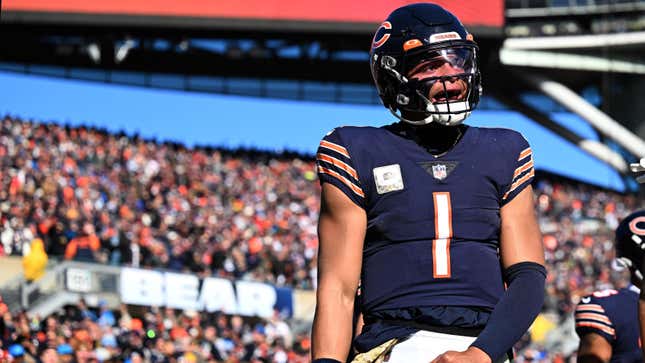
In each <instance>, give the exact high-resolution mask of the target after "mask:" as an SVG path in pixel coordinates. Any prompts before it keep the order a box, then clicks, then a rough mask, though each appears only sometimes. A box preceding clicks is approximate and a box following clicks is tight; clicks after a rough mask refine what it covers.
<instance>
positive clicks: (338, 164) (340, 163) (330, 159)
mask: <svg viewBox="0 0 645 363" xmlns="http://www.w3.org/2000/svg"><path fill="white" fill-rule="evenodd" d="M316 159H317V160H321V161H325V162H328V163H330V164H332V165H334V166H336V167H339V168H341V169H343V170H344V171H346V172H347V173H348V174H349V175H351V176H353V177H354V179H356V180H358V174H357V173H356V170H354V168H352V167H351V166H349V165H347V163H345V162H343V161H341V160H338V159H336V158H335V157H333V156H329V155H325V154H321V153H318V154H317V155H316Z"/></svg>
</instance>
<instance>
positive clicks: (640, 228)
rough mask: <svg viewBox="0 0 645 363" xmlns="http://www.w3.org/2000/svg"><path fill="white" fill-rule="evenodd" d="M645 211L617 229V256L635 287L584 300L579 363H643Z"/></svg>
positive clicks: (578, 322) (578, 314)
mask: <svg viewBox="0 0 645 363" xmlns="http://www.w3.org/2000/svg"><path fill="white" fill-rule="evenodd" d="M644 238H645V211H638V212H635V213H632V214H630V215H629V216H628V217H627V218H625V219H624V220H623V221H621V222H620V224H619V225H618V228H617V229H616V256H617V259H618V261H619V262H620V263H621V264H622V265H624V266H627V267H628V268H629V270H630V272H631V276H632V284H631V285H629V286H627V287H624V288H622V289H619V290H611V289H610V290H604V291H597V292H594V293H593V294H592V295H590V296H585V297H583V298H582V299H581V301H580V303H579V304H578V307H577V308H576V312H575V319H576V332H577V333H578V335H579V336H580V346H579V348H578V362H581V363H587V362H588V363H596V362H642V355H641V348H640V332H639V324H638V320H637V319H636V314H637V311H638V301H639V299H638V297H639V294H640V289H639V288H638V286H640V285H641V282H642V280H643V276H642V272H641V271H642V262H643V256H644V255H645V252H644V248H645V243H643V242H645V241H644V240H643V239H644Z"/></svg>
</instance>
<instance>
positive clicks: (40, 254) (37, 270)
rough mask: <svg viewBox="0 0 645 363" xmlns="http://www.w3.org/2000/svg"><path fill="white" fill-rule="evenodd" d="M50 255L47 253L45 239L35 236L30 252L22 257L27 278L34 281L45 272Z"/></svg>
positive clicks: (28, 280)
mask: <svg viewBox="0 0 645 363" xmlns="http://www.w3.org/2000/svg"><path fill="white" fill-rule="evenodd" d="M47 261H48V257H47V254H46V253H45V246H44V245H43V240H41V239H40V238H35V239H34V240H33V241H31V245H30V249H29V253H27V255H25V256H24V257H23V258H22V267H23V269H24V270H25V280H27V282H30V283H31V282H33V281H36V280H38V279H39V278H41V277H42V276H43V275H44V274H45V267H47Z"/></svg>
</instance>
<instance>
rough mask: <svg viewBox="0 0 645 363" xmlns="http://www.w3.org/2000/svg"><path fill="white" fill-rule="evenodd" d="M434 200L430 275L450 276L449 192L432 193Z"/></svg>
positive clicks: (450, 214)
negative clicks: (431, 269) (433, 237)
mask: <svg viewBox="0 0 645 363" xmlns="http://www.w3.org/2000/svg"><path fill="white" fill-rule="evenodd" d="M432 199H433V201H434V230H435V239H434V240H433V241H432V265H433V273H432V276H433V277H434V278H435V279H445V278H449V277H450V239H451V238H452V206H451V203H450V192H435V193H432Z"/></svg>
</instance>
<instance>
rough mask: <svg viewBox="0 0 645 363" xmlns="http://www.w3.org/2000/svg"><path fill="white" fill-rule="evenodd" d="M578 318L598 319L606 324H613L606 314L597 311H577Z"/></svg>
mask: <svg viewBox="0 0 645 363" xmlns="http://www.w3.org/2000/svg"><path fill="white" fill-rule="evenodd" d="M576 319H587V320H597V321H599V322H602V323H605V324H611V320H609V318H608V317H606V316H605V315H602V314H596V313H583V312H578V313H576Z"/></svg>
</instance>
